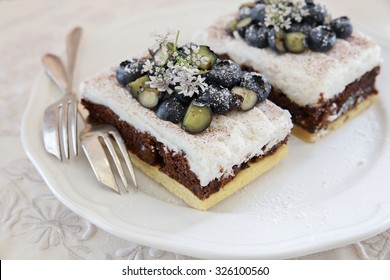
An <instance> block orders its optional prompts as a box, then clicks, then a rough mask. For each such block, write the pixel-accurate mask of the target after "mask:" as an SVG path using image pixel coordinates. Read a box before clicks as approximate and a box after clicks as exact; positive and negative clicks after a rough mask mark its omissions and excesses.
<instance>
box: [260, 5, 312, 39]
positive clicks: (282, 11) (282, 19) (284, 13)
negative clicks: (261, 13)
mask: <svg viewBox="0 0 390 280" xmlns="http://www.w3.org/2000/svg"><path fill="white" fill-rule="evenodd" d="M303 7H304V2H303V1H302V0H270V4H269V5H267V7H266V10H265V20H264V23H265V25H266V26H273V27H274V29H275V31H279V30H280V29H285V30H288V29H290V27H291V23H292V20H294V21H296V22H301V21H302V19H303V17H304V16H305V15H307V11H305V10H304V9H303Z"/></svg>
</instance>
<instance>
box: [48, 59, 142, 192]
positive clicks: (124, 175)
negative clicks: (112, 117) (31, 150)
mask: <svg viewBox="0 0 390 280" xmlns="http://www.w3.org/2000/svg"><path fill="white" fill-rule="evenodd" d="M46 57H47V58H46V59H45V62H48V63H47V64H46V65H45V67H46V68H47V69H46V70H47V72H48V74H49V76H50V77H51V78H52V79H53V81H54V82H55V83H56V84H57V86H58V87H59V88H60V90H61V91H62V92H63V93H66V90H67V88H68V87H69V84H68V81H69V78H67V77H72V74H73V73H71V75H68V76H67V75H66V72H65V68H64V65H63V63H62V61H61V59H60V58H59V57H58V56H56V55H47V56H46ZM72 71H73V70H72ZM79 113H80V115H81V116H82V119H83V121H84V129H83V131H82V132H81V133H80V141H81V146H82V148H83V150H84V152H85V154H86V156H87V159H88V161H89V163H90V165H91V167H92V170H93V171H94V173H95V176H96V178H97V180H98V181H99V182H100V183H102V184H103V185H105V186H107V187H109V188H111V189H113V190H115V191H116V192H118V193H120V192H121V191H120V189H121V188H120V186H121V185H122V186H123V187H124V188H125V190H126V191H128V190H129V183H128V180H127V179H128V177H131V180H132V181H133V184H134V186H135V187H137V181H136V178H135V173H134V169H133V166H132V163H131V160H130V158H129V154H128V151H127V148H126V146H125V143H124V141H123V138H122V137H121V135H120V134H119V132H118V131H117V129H116V128H115V127H113V126H111V125H100V124H96V123H94V122H93V121H91V120H90V119H89V118H88V111H87V110H86V109H85V108H84V107H83V106H82V105H81V104H79Z"/></svg>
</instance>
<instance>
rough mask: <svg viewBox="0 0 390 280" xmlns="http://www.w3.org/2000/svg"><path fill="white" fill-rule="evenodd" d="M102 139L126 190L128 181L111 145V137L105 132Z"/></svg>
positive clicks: (127, 189)
mask: <svg viewBox="0 0 390 280" xmlns="http://www.w3.org/2000/svg"><path fill="white" fill-rule="evenodd" d="M102 139H103V141H104V143H105V145H106V147H107V149H108V151H109V152H110V155H111V158H112V160H113V161H114V164H115V167H116V170H117V171H118V173H119V177H120V178H121V180H122V183H123V185H124V187H125V189H126V191H129V186H128V183H127V179H126V176H125V174H124V172H123V167H122V164H121V162H120V160H119V157H118V154H117V152H116V151H115V147H114V146H113V144H112V142H111V139H110V137H109V135H107V134H104V135H103V136H102Z"/></svg>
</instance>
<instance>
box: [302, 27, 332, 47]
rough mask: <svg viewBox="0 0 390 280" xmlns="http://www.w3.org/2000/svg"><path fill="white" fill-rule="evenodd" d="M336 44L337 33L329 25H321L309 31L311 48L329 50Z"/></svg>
mask: <svg viewBox="0 0 390 280" xmlns="http://www.w3.org/2000/svg"><path fill="white" fill-rule="evenodd" d="M334 44H336V33H334V32H333V31H332V29H331V28H330V27H329V26H326V25H320V26H317V27H315V28H313V29H312V30H311V31H310V33H309V38H308V45H309V48H310V49H312V50H314V51H317V52H327V51H329V50H330V49H331V48H332V47H333V46H334Z"/></svg>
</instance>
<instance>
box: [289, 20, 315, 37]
mask: <svg viewBox="0 0 390 280" xmlns="http://www.w3.org/2000/svg"><path fill="white" fill-rule="evenodd" d="M311 29H312V26H311V25H310V24H308V23H305V22H300V23H297V22H294V23H292V24H291V26H290V28H289V29H288V32H302V33H303V34H305V35H309V33H310V30H311Z"/></svg>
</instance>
